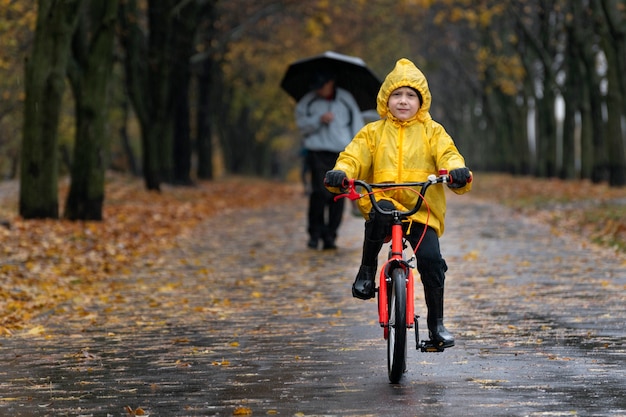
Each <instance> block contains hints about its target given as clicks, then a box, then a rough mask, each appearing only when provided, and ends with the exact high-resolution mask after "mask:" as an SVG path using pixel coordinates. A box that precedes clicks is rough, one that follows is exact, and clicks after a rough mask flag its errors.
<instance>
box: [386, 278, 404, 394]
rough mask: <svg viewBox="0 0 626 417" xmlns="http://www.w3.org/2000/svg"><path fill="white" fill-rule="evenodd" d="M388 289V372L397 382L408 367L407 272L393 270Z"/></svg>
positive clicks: (391, 378)
mask: <svg viewBox="0 0 626 417" xmlns="http://www.w3.org/2000/svg"><path fill="white" fill-rule="evenodd" d="M389 287H390V288H389V289H388V291H387V297H388V303H387V306H388V308H389V337H388V338H387V372H388V375H389V381H390V382H391V383H392V384H395V383H397V382H398V381H400V378H402V374H403V373H404V371H405V369H406V346H407V343H406V272H405V271H404V269H402V268H394V269H393V270H392V271H391V284H390V285H389Z"/></svg>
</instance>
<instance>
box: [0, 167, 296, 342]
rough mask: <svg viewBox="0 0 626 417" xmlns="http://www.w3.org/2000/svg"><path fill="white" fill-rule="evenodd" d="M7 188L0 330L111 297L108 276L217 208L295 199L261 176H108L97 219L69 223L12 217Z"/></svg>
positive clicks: (155, 252)
mask: <svg viewBox="0 0 626 417" xmlns="http://www.w3.org/2000/svg"><path fill="white" fill-rule="evenodd" d="M4 187H5V188H9V187H8V185H7V184H5V185H4ZM13 188H15V187H13ZM64 188H66V187H64ZM9 191H10V195H7V196H6V197H5V198H4V201H2V204H1V207H2V209H1V210H0V218H4V219H5V220H4V223H5V227H0V240H1V241H2V261H1V263H0V283H1V285H0V334H4V335H10V334H12V333H13V332H14V331H16V330H20V329H23V328H24V326H25V324H26V323H28V322H29V320H31V319H32V318H34V317H35V316H37V315H40V314H45V313H46V312H48V311H54V310H56V309H68V308H75V309H76V313H77V314H81V307H80V306H81V301H80V300H81V298H84V299H89V298H92V297H94V296H96V295H100V296H103V297H104V296H107V295H109V294H112V295H113V297H112V298H111V300H113V301H112V302H114V300H115V297H114V294H115V292H116V291H117V290H119V288H120V285H119V284H116V283H112V282H110V280H111V279H117V280H120V281H123V280H125V279H130V278H131V275H132V272H133V270H137V269H138V268H144V267H147V266H151V265H156V264H158V263H159V262H160V257H159V254H161V253H162V252H163V251H166V250H167V249H170V248H172V247H174V246H175V245H176V239H177V237H180V236H182V235H184V234H186V233H188V232H189V231H191V230H192V229H193V227H194V226H195V225H197V224H198V222H200V221H202V220H203V219H206V218H207V217H208V216H211V215H214V214H215V213H217V212H218V211H220V210H233V209H234V208H237V207H255V206H260V205H264V204H271V203H272V202H277V201H280V200H281V199H284V198H285V195H286V194H289V193H293V192H297V193H298V196H299V197H301V191H300V190H296V191H294V189H293V187H292V186H289V185H285V184H283V185H279V184H275V183H272V182H269V181H265V182H261V181H256V180H246V184H244V183H243V182H242V181H241V180H238V179H231V180H228V181H218V182H212V183H200V184H199V185H197V186H195V187H184V188H183V187H181V188H173V187H172V188H169V187H165V188H164V190H163V191H162V192H161V193H155V192H149V191H146V190H145V189H144V187H143V183H142V182H141V181H139V180H138V179H129V178H126V177H112V178H110V179H109V180H108V182H107V191H106V192H107V203H106V207H105V220H104V221H102V222H71V221H66V220H64V221H58V220H29V221H23V220H21V219H19V218H17V217H16V216H15V214H14V213H15V211H16V210H14V209H12V208H11V207H14V206H16V199H17V195H16V193H17V190H16V189H12V190H11V189H10V188H9ZM64 192H67V190H66V189H64ZM11 213H13V214H11ZM11 216H12V217H11ZM7 219H9V220H7ZM34 329H35V330H33V331H36V329H37V328H36V327H35V328H34Z"/></svg>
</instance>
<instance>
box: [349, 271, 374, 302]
mask: <svg viewBox="0 0 626 417" xmlns="http://www.w3.org/2000/svg"><path fill="white" fill-rule="evenodd" d="M375 295H376V266H367V265H361V267H360V268H359V273H358V274H357V275H356V279H355V280H354V284H352V296H353V297H354V298H358V299H361V300H369V299H370V298H374V296H375Z"/></svg>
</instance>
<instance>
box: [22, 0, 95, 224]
mask: <svg viewBox="0 0 626 417" xmlns="http://www.w3.org/2000/svg"><path fill="white" fill-rule="evenodd" d="M82 3H83V2H82V1H80V0H57V1H54V0H39V1H38V13H37V26H36V32H35V39H34V43H33V49H32V54H31V56H30V59H29V60H28V62H27V63H26V71H25V82H24V84H25V92H26V98H25V101H24V131H23V132H24V133H23V142H22V161H21V174H20V177H21V178H20V201H19V212H20V215H21V216H22V217H24V218H26V219H31V218H58V217H59V200H58V198H59V197H58V184H57V180H58V155H57V152H58V149H57V148H58V132H57V130H58V129H57V128H58V124H59V115H60V111H61V100H62V97H63V92H64V89H65V76H66V69H67V60H68V56H69V54H70V41H71V39H72V34H73V32H74V28H75V26H76V22H77V20H78V16H79V14H80V8H81V5H82Z"/></svg>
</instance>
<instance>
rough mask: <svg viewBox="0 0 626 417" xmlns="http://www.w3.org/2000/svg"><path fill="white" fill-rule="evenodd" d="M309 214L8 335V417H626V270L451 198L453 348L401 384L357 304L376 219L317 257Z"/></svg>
mask: <svg viewBox="0 0 626 417" xmlns="http://www.w3.org/2000/svg"><path fill="white" fill-rule="evenodd" d="M304 212H305V200H304V198H302V197H301V196H298V195H296V196H295V198H294V201H293V203H292V204H284V205H282V206H281V207H280V208H271V209H266V210H261V211H247V210H240V211H230V212H228V213H226V214H225V215H224V216H222V217H220V218H214V219H212V220H210V221H208V222H207V223H205V224H204V225H203V226H202V227H201V228H199V229H198V230H197V231H196V232H195V233H194V235H193V236H192V237H191V238H186V239H181V241H180V243H179V247H178V249H177V250H174V251H172V252H170V253H168V255H167V257H166V258H165V259H163V260H162V261H161V262H160V263H157V264H155V265H152V266H149V267H148V266H147V267H146V268H145V269H143V270H141V271H138V273H137V274H136V276H135V281H134V282H135V284H133V285H128V284H127V283H126V282H123V281H118V282H115V281H112V282H111V287H112V288H113V289H118V288H119V291H118V295H117V296H116V298H115V299H111V298H104V297H103V298H101V299H94V300H93V301H92V303H91V308H89V309H88V310H86V311H81V314H65V313H64V311H57V312H51V313H50V314H49V315H48V316H46V317H42V318H41V319H40V322H41V324H42V325H44V326H45V327H46V329H48V330H47V332H46V333H44V334H42V335H30V336H28V335H24V336H15V337H12V338H8V339H3V340H1V341H0V360H1V361H2V364H3V365H2V368H1V369H0V416H102V417H108V416H128V415H133V413H135V414H136V415H141V412H143V413H144V415H151V416H167V417H170V416H231V415H255V416H259V415H278V416H420V417H428V416H485V415H489V416H565V415H575V416H626V347H625V343H624V342H625V340H626V331H625V323H626V258H625V257H618V256H617V255H615V254H614V253H612V252H610V251H607V250H601V249H598V248H594V247H591V246H589V245H585V244H583V242H582V241H581V239H580V238H577V237H574V236H562V235H558V234H556V233H555V232H554V231H551V230H550V229H549V228H547V227H545V226H542V225H537V224H535V223H532V222H530V221H528V220H526V219H524V218H521V217H519V216H518V215H516V214H515V213H514V212H512V211H510V210H508V209H505V208H502V207H500V206H495V205H491V204H488V203H484V202H481V201H475V200H473V199H472V198H471V197H470V196H451V197H450V198H449V212H448V229H447V231H446V235H445V236H444V238H443V239H442V247H443V252H444V256H445V257H446V260H447V262H448V265H449V267H450V270H449V272H448V278H447V287H446V291H447V297H446V302H447V303H446V324H447V326H448V328H449V329H450V330H451V331H452V332H453V333H454V334H455V336H456V339H457V346H456V347H454V348H452V349H448V350H446V351H445V352H444V353H421V352H419V351H416V350H415V349H411V350H410V351H409V355H408V371H407V373H406V374H405V376H404V378H403V380H402V381H401V383H400V384H397V385H391V384H389V383H388V380H387V375H386V359H385V358H386V346H385V342H384V340H383V339H382V330H381V329H380V328H379V327H378V325H377V323H376V321H377V317H376V304H375V302H374V301H368V302H363V301H359V300H356V299H353V298H352V297H351V295H350V285H351V283H352V280H353V277H354V274H355V272H356V270H357V268H358V261H359V259H360V246H361V233H362V220H360V219H356V218H354V217H352V216H350V215H347V216H346V218H345V222H344V225H343V227H342V229H341V235H340V238H339V240H338V245H339V246H340V248H339V249H338V250H337V251H333V252H322V251H318V252H315V251H311V250H307V249H306V247H305V242H306V236H305V233H304V230H305V228H304ZM383 252H384V251H383ZM416 294H417V296H418V300H417V302H416V306H417V308H418V309H419V310H420V313H421V314H422V315H425V309H424V307H423V301H422V297H421V288H419V287H418V288H417V290H416ZM65 311H71V306H68V307H67V309H66V310H65ZM421 324H422V327H425V323H424V320H422V323H421ZM425 333H426V332H425V329H424V328H423V329H422V335H423V336H425ZM409 337H411V338H412V337H413V333H412V332H410V333H409Z"/></svg>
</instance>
